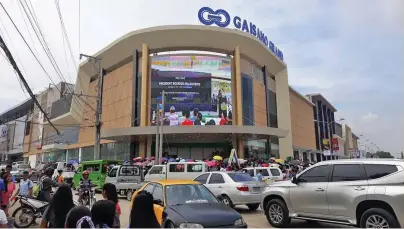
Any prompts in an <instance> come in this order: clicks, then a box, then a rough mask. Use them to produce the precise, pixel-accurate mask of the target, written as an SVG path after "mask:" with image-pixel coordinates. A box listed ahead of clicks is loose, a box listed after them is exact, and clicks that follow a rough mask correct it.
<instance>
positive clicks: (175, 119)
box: [168, 113, 179, 126]
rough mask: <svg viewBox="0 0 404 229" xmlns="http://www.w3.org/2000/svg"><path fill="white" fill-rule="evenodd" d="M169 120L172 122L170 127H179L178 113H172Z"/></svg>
mask: <svg viewBox="0 0 404 229" xmlns="http://www.w3.org/2000/svg"><path fill="white" fill-rule="evenodd" d="M168 120H170V126H178V125H179V122H178V115H177V114H176V113H171V114H170V115H169V116H168Z"/></svg>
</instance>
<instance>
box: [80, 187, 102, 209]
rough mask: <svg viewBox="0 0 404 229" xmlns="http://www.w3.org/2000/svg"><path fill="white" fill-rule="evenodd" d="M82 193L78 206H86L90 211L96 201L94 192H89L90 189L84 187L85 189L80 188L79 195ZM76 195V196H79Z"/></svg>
mask: <svg viewBox="0 0 404 229" xmlns="http://www.w3.org/2000/svg"><path fill="white" fill-rule="evenodd" d="M80 192H82V198H81V201H79V204H80V205H82V206H88V207H89V208H90V209H91V207H92V206H93V204H94V203H95V202H96V201H97V200H96V199H95V195H94V191H93V190H91V188H88V187H85V188H80V189H79V193H80ZM79 193H77V194H76V195H79Z"/></svg>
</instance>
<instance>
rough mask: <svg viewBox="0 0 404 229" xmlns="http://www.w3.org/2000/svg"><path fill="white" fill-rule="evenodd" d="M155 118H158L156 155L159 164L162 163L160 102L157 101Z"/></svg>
mask: <svg viewBox="0 0 404 229" xmlns="http://www.w3.org/2000/svg"><path fill="white" fill-rule="evenodd" d="M155 118H156V127H157V131H156V150H155V152H156V153H155V154H156V159H157V162H160V158H159V155H160V154H159V150H160V148H159V143H160V128H159V126H160V124H159V123H160V102H159V101H158V100H157V107H156V114H155Z"/></svg>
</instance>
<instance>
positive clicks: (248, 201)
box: [194, 172, 265, 211]
mask: <svg viewBox="0 0 404 229" xmlns="http://www.w3.org/2000/svg"><path fill="white" fill-rule="evenodd" d="M194 181H198V182H199V183H201V184H203V185H205V186H206V187H207V188H208V189H209V190H210V191H211V192H212V193H213V194H214V195H215V196H221V197H222V202H223V203H224V204H226V205H227V206H229V207H231V208H233V207H234V206H235V205H247V207H248V208H249V209H250V210H252V211H255V210H257V208H258V207H259V205H260V202H261V192H262V190H263V189H264V187H265V184H264V183H259V182H258V181H256V180H255V179H254V178H252V177H251V176H249V175H248V174H245V173H240V172H228V173H226V172H208V173H204V174H202V175H200V176H198V177H197V178H195V179H194Z"/></svg>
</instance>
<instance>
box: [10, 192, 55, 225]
mask: <svg viewBox="0 0 404 229" xmlns="http://www.w3.org/2000/svg"><path fill="white" fill-rule="evenodd" d="M16 198H17V199H18V200H19V201H20V205H21V206H20V207H18V208H17V209H15V211H14V212H13V214H12V217H13V218H14V227H16V228H28V227H29V226H31V224H33V223H34V222H35V220H36V219H38V218H41V217H42V214H43V213H44V211H45V209H46V208H47V207H48V205H49V203H48V202H46V201H41V200H38V199H35V198H32V197H26V196H21V195H19V196H18V197H16ZM17 199H16V201H15V202H17ZM15 202H14V203H15Z"/></svg>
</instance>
